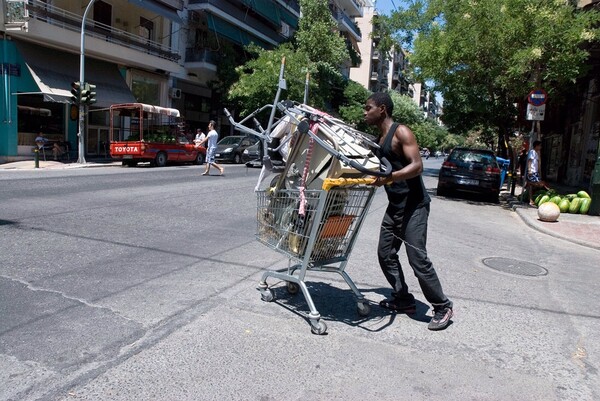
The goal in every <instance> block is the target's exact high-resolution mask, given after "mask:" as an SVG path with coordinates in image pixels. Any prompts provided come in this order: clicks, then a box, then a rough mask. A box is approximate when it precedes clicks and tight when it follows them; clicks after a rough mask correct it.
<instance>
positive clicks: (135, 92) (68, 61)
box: [0, 0, 354, 162]
mask: <svg viewBox="0 0 600 401" xmlns="http://www.w3.org/2000/svg"><path fill="white" fill-rule="evenodd" d="M352 4H354V3H352ZM0 8H2V10H1V11H2V13H1V15H0V46H1V49H0V51H1V52H2V69H1V72H2V75H1V76H0V78H1V83H0V88H1V89H0V90H1V92H2V96H1V97H0V99H1V100H0V108H1V112H0V113H1V122H2V124H1V125H0V162H5V161H11V160H19V159H27V158H31V157H32V147H33V145H34V139H35V137H36V136H37V135H38V133H39V132H40V131H43V132H44V134H45V135H46V137H47V138H48V139H52V140H60V141H67V142H69V143H70V144H71V145H72V146H73V147H75V146H76V144H77V143H78V140H77V130H78V121H77V114H76V108H74V107H71V104H70V97H71V83H72V82H75V81H79V79H80V65H81V63H80V61H81V57H80V50H81V43H82V39H83V40H84V41H85V43H84V49H85V57H84V58H83V60H84V63H83V65H84V80H85V81H86V82H89V83H92V84H95V85H96V86H97V89H96V92H97V103H95V104H94V105H93V106H91V107H90V110H89V113H88V114H87V115H86V129H85V132H84V136H85V140H84V143H85V150H84V152H85V155H86V156H90V157H95V156H103V157H105V156H107V150H108V147H107V143H108V127H109V121H108V119H109V115H108V110H107V108H108V107H109V106H110V105H111V104H115V103H127V102H142V103H148V104H154V105H158V106H163V107H174V108H177V109H179V110H180V112H181V114H182V115H183V116H184V118H185V120H186V124H187V125H188V128H189V129H194V128H197V127H200V128H206V125H207V123H208V121H209V120H210V119H218V120H219V121H220V122H222V123H223V124H226V123H227V122H226V120H225V119H224V118H222V111H221V110H220V107H219V106H220V99H218V98H216V97H215V94H214V93H213V91H212V90H211V89H210V82H211V81H214V80H215V79H216V72H217V66H218V63H219V61H220V60H221V58H222V57H223V48H224V47H225V46H231V47H232V48H233V51H234V52H236V55H240V57H237V58H236V60H235V61H236V62H238V63H239V62H243V46H245V45H247V44H249V43H251V42H253V43H256V44H258V45H260V46H263V47H265V48H270V47H274V46H276V45H278V44H279V43H281V42H283V41H286V40H289V38H291V36H292V35H293V34H294V32H295V30H296V29H297V27H298V19H299V17H300V7H299V4H298V1H296V0H95V1H92V2H90V1H85V0H83V1H71V0H27V1H25V0H4V1H3V2H2V3H1V4H0ZM86 12H87V14H85V13H86ZM84 14H85V16H86V18H85V36H82V35H81V31H82V21H83V20H84ZM225 129H226V128H225Z"/></svg>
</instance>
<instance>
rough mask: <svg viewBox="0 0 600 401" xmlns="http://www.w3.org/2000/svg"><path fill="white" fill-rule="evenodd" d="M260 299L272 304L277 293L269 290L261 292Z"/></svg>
mask: <svg viewBox="0 0 600 401" xmlns="http://www.w3.org/2000/svg"><path fill="white" fill-rule="evenodd" d="M260 298H261V299H262V300H263V301H265V302H272V301H273V300H274V299H275V293H274V292H273V290H272V289H270V288H267V289H266V290H262V291H261V292H260Z"/></svg>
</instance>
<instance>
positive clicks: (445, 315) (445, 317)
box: [427, 306, 453, 330]
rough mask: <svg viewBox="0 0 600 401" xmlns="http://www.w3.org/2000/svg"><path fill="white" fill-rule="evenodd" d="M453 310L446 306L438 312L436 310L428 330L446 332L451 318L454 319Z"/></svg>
mask: <svg viewBox="0 0 600 401" xmlns="http://www.w3.org/2000/svg"><path fill="white" fill-rule="evenodd" d="M452 315H453V312H452V308H450V307H449V306H444V307H442V308H439V309H437V310H434V312H433V317H432V318H431V321H430V322H429V326H427V328H428V329H429V330H444V329H445V328H446V327H448V325H449V324H450V318H452Z"/></svg>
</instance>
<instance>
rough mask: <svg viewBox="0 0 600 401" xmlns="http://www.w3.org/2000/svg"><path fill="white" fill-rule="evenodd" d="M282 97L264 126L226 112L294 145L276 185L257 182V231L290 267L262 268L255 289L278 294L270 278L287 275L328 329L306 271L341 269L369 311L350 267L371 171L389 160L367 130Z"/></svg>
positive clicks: (314, 322)
mask: <svg viewBox="0 0 600 401" xmlns="http://www.w3.org/2000/svg"><path fill="white" fill-rule="evenodd" d="M280 81H281V79H280ZM278 94H279V92H278ZM277 99H278V95H277V96H276V103H275V104H274V105H272V106H273V110H275V109H277V110H278V111H280V112H281V114H282V117H281V118H280V119H279V121H278V122H277V123H275V124H273V121H272V119H273V118H274V117H273V116H274V114H275V113H272V114H271V120H270V121H269V128H268V129H267V130H264V129H262V128H261V127H260V125H259V124H257V123H256V122H255V123H256V127H257V128H256V130H254V129H252V128H249V127H247V126H245V125H244V124H243V123H241V122H240V123H238V122H235V120H234V119H233V117H232V116H231V115H230V114H229V113H228V112H226V114H227V115H228V117H229V119H230V121H231V123H232V124H233V125H234V127H235V128H236V129H238V130H240V131H242V132H245V133H247V134H254V135H257V136H259V137H261V139H263V140H265V141H267V142H268V140H269V138H270V137H271V136H270V135H271V133H272V132H274V131H276V130H279V131H281V130H283V131H286V130H287V131H286V132H284V133H283V135H282V137H285V138H286V140H285V142H286V143H287V144H288V146H289V148H288V152H287V153H286V158H285V166H284V167H283V168H281V169H278V170H277V171H276V172H278V173H279V175H278V178H277V179H275V180H274V181H273V184H274V185H273V186H271V187H269V188H267V189H262V190H261V189H258V187H259V184H260V181H261V180H262V177H261V178H259V183H258V184H257V190H256V191H255V192H256V195H257V231H256V238H257V240H258V241H259V242H261V243H263V244H265V245H266V246H268V247H269V248H271V249H273V250H275V251H277V252H280V253H282V254H284V255H286V256H287V257H288V258H289V259H290V263H289V265H288V267H287V269H282V270H268V271H265V272H264V274H263V276H262V278H261V280H260V282H259V285H258V289H259V291H260V292H261V298H262V299H263V300H264V301H267V302H270V301H273V300H274V299H275V293H274V291H273V290H272V288H270V287H269V285H268V284H267V280H268V279H269V278H274V279H278V280H283V281H286V283H287V290H288V291H289V292H290V293H291V294H296V293H297V292H298V291H299V290H301V291H302V294H303V295H304V298H305V299H306V302H307V304H308V307H309V309H310V313H309V315H308V320H309V322H310V326H311V331H312V332H313V333H315V334H324V333H325V332H326V331H327V325H326V324H325V322H323V321H322V320H321V315H320V314H319V311H318V310H317V308H316V306H315V304H314V302H313V300H312V296H311V294H310V292H309V290H308V287H307V285H306V273H307V272H308V271H309V270H310V271H318V272H329V273H337V274H339V275H341V276H342V278H343V279H344V281H345V282H346V283H347V284H348V286H349V287H350V289H351V290H352V292H353V294H354V296H355V298H356V302H357V309H358V313H359V314H360V315H361V316H366V315H368V314H369V312H370V307H369V303H368V301H367V300H365V297H364V296H363V295H362V294H361V292H360V291H359V290H358V288H357V287H356V285H355V284H354V282H353V281H352V279H351V278H350V276H349V275H348V274H347V273H346V272H345V268H346V265H347V262H348V258H349V256H350V253H351V251H352V249H353V246H354V243H355V241H356V238H357V235H358V233H359V231H360V228H361V226H362V224H363V222H364V219H365V216H366V214H367V212H368V210H369V206H370V204H371V201H372V199H373V195H374V193H375V190H376V188H375V187H373V186H370V185H368V184H370V183H371V182H372V181H373V176H388V175H389V174H391V165H390V164H389V162H388V161H387V160H385V159H382V160H379V159H378V158H377V157H375V155H374V153H373V150H372V149H373V148H376V147H377V146H378V145H377V144H376V143H374V142H372V141H371V140H370V139H369V138H368V137H367V136H366V135H365V134H364V133H362V132H360V131H357V130H355V129H353V128H352V127H350V126H348V125H347V124H345V123H344V122H342V121H341V120H338V119H335V118H333V117H331V116H329V115H328V114H326V113H323V112H321V111H319V110H317V109H314V108H312V107H310V106H307V105H305V104H299V103H294V102H290V101H283V102H277ZM267 107H268V106H265V107H264V108H267ZM264 108H263V109H264ZM261 110H262V109H261ZM255 113H258V111H257V112H255ZM255 113H253V115H254V114H255ZM247 120H248V117H247V118H246V119H244V120H242V121H247ZM282 127H284V128H282ZM271 150H272V149H271Z"/></svg>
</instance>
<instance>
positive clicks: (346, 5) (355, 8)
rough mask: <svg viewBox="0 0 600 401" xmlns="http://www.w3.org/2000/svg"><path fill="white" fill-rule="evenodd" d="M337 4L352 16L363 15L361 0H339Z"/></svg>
mask: <svg viewBox="0 0 600 401" xmlns="http://www.w3.org/2000/svg"><path fill="white" fill-rule="evenodd" d="M337 4H338V5H339V6H340V8H342V9H344V10H345V11H346V13H347V14H348V15H349V16H351V17H362V16H363V5H362V2H361V1H359V0H337Z"/></svg>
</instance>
